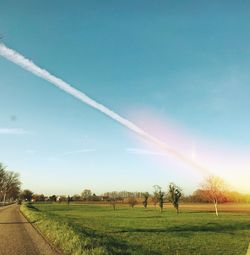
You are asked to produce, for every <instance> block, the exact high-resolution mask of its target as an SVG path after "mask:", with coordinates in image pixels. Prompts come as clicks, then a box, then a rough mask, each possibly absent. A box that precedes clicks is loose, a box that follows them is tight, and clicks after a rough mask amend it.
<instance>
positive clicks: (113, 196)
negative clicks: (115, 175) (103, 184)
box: [109, 191, 118, 211]
mask: <svg viewBox="0 0 250 255" xmlns="http://www.w3.org/2000/svg"><path fill="white" fill-rule="evenodd" d="M109 201H110V204H111V205H112V207H113V210H114V211H115V210H116V203H117V201H118V194H117V192H116V191H113V192H110V193H109Z"/></svg>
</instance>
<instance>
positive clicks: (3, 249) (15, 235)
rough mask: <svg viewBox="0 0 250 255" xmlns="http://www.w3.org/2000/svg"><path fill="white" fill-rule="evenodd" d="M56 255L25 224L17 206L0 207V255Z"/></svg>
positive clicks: (29, 226)
mask: <svg viewBox="0 0 250 255" xmlns="http://www.w3.org/2000/svg"><path fill="white" fill-rule="evenodd" d="M26 254H27V255H52V254H53V255H55V254H56V255H58V253H57V252H55V251H54V250H53V249H52V248H51V247H50V245H49V244H48V243H47V242H46V241H45V240H44V239H43V238H42V236H41V235H40V234H39V233H38V232H37V231H36V230H35V229H34V228H33V227H32V225H31V224H30V223H29V222H27V220H26V219H25V218H24V217H23V215H22V214H21V213H20V211H19V206H18V205H9V206H6V207H0V255H26Z"/></svg>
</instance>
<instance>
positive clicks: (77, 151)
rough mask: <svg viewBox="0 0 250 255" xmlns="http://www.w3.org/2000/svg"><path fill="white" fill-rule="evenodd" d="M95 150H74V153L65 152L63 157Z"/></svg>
mask: <svg viewBox="0 0 250 255" xmlns="http://www.w3.org/2000/svg"><path fill="white" fill-rule="evenodd" d="M95 151H96V150H95V149H82V150H74V151H67V152H65V153H63V155H64V156H67V155H72V154H77V153H90V152H95Z"/></svg>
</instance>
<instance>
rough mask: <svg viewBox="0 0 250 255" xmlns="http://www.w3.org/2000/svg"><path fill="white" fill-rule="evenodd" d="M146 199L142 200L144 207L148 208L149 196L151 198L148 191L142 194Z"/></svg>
mask: <svg viewBox="0 0 250 255" xmlns="http://www.w3.org/2000/svg"><path fill="white" fill-rule="evenodd" d="M142 196H143V198H144V200H143V202H142V204H143V206H144V208H147V207H148V198H149V193H148V192H145V193H143V194H142Z"/></svg>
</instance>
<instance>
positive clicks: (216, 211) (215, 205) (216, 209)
mask: <svg viewBox="0 0 250 255" xmlns="http://www.w3.org/2000/svg"><path fill="white" fill-rule="evenodd" d="M214 208H215V214H216V216H219V214H218V208H217V201H214Z"/></svg>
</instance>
